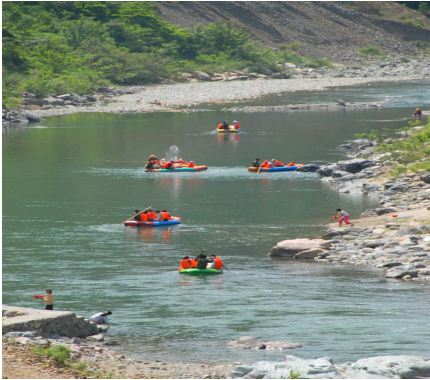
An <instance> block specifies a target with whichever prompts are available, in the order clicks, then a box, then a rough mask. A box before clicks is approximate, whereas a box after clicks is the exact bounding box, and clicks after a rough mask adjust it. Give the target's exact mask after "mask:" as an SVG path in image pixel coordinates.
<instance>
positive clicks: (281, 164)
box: [273, 160, 284, 166]
mask: <svg viewBox="0 0 430 380" xmlns="http://www.w3.org/2000/svg"><path fill="white" fill-rule="evenodd" d="M273 164H274V165H275V166H284V164H283V163H282V162H281V161H278V160H275V162H274V163H273Z"/></svg>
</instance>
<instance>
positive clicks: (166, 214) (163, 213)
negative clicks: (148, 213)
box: [158, 210, 171, 222]
mask: <svg viewBox="0 0 430 380" xmlns="http://www.w3.org/2000/svg"><path fill="white" fill-rule="evenodd" d="M170 219H171V217H170V212H167V211H166V210H163V211H161V212H160V214H158V221H159V222H164V221H166V220H170Z"/></svg>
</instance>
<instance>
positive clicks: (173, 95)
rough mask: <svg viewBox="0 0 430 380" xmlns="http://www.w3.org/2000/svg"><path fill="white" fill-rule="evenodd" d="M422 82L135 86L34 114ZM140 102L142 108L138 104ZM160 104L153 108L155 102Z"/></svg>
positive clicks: (177, 105) (166, 107) (181, 105)
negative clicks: (98, 99)
mask: <svg viewBox="0 0 430 380" xmlns="http://www.w3.org/2000/svg"><path fill="white" fill-rule="evenodd" d="M416 79H420V77H418V76H395V77H371V78H317V79H310V78H301V79H255V80H247V81H231V82H191V83H177V84H160V85H151V86H138V87H136V86H134V87H127V88H124V89H127V90H129V91H130V90H132V91H133V94H126V95H120V96H117V97H113V98H106V100H105V101H104V102H97V103H96V104H94V105H91V106H88V107H87V106H78V107H77V106H66V107H54V108H50V109H46V110H43V109H38V110H32V113H34V114H35V115H37V116H40V117H48V116H57V115H65V114H72V113H80V112H108V113H147V112H162V111H164V112H168V111H178V110H179V109H185V110H187V111H189V110H190V109H192V108H193V107H195V106H197V105H199V104H205V103H231V102H238V101H243V100H249V99H257V98H260V97H262V96H265V95H269V94H277V93H282V92H295V91H322V90H324V89H327V88H330V87H343V86H354V85H362V84H366V83H376V82H398V81H407V80H416ZM139 98H141V102H140V105H138V104H136V100H137V99H139ZM155 100H158V101H159V102H161V104H162V105H161V106H160V105H154V104H153V103H154V101H155Z"/></svg>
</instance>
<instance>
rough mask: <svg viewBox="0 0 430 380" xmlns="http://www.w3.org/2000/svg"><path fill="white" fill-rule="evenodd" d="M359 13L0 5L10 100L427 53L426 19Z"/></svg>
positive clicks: (220, 6)
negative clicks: (191, 75)
mask: <svg viewBox="0 0 430 380" xmlns="http://www.w3.org/2000/svg"><path fill="white" fill-rule="evenodd" d="M382 3H384V4H385V3H388V4H394V3H390V2H382ZM356 7H357V3H355V2H350V3H345V4H342V3H337V2H154V3H152V2H147V1H141V2H116V1H115V2H114V1H112V2H105V1H89V2H86V1H82V2H81V1H53V2H51V1H40V2H39V1H36V2H32V1H23V2H18V1H16V2H13V1H9V2H3V3H2V8H3V31H2V33H3V101H4V102H5V103H6V105H8V106H13V105H14V104H18V103H19V99H20V98H21V93H22V92H23V91H27V92H31V93H35V94H36V95H37V96H40V97H41V96H46V95H47V94H49V93H57V94H58V93H67V92H71V91H75V92H77V93H91V92H92V91H94V90H96V89H97V88H99V87H103V86H107V85H111V84H142V83H152V82H160V81H162V80H164V79H166V78H175V77H177V78H179V76H178V75H179V73H180V72H183V71H188V72H189V71H195V70H203V71H206V72H209V73H213V72H214V71H226V70H232V69H237V70H248V71H252V72H258V73H273V72H278V71H281V70H283V69H284V66H283V65H280V64H279V62H292V63H296V64H302V65H305V66H310V67H318V66H324V65H330V64H331V61H330V60H329V59H327V58H330V59H331V60H335V61H341V60H343V59H345V58H348V59H351V58H354V57H356V56H358V55H359V52H358V51H357V48H358V47H366V46H369V45H376V46H380V48H381V50H380V51H377V54H393V53H397V54H402V55H404V54H409V55H415V54H419V53H421V52H422V51H423V49H425V48H426V45H425V44H426V43H425V42H422V41H430V30H429V29H426V27H428V26H429V25H430V24H429V23H428V20H427V19H426V17H425V16H423V14H422V13H419V12H417V11H413V10H407V8H406V7H405V6H403V5H399V4H396V7H400V8H401V9H402V11H404V12H407V14H408V15H409V14H410V12H412V14H413V15H414V17H415V18H413V19H412V20H415V21H413V22H412V23H411V22H409V23H408V22H406V21H405V20H403V21H402V20H401V19H400V18H399V17H397V19H396V20H393V19H389V18H387V17H388V16H386V15H385V14H386V12H387V10H386V9H385V8H383V9H382V8H381V10H378V12H380V13H381V12H382V13H383V12H385V13H384V15H382V16H381V15H377V16H375V15H373V16H369V15H368V14H366V13H362V12H360V11H359V10H356V9H354V8H356ZM360 7H362V6H360ZM386 7H389V6H388V5H387V6H386ZM389 9H391V10H392V9H394V7H391V8H389ZM373 13H375V12H373ZM382 13H381V14H382ZM417 20H418V21H417ZM426 20H427V21H426ZM426 22H427V24H426ZM417 23H421V24H419V25H418V24H417ZM419 41H421V42H422V45H421V46H418V45H420V44H419V43H418V42H419ZM306 56H308V57H311V58H306ZM326 57H327V58H326Z"/></svg>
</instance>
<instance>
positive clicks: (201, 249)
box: [184, 235, 232, 273]
mask: <svg viewBox="0 0 430 380" xmlns="http://www.w3.org/2000/svg"><path fill="white" fill-rule="evenodd" d="M184 238H185V239H187V240H188V241H189V242H190V243H191V244H192V245H194V246H195V247H197V248H198V249H200V251H202V253H203V252H205V250H204V249H203V248H200V247H199V246H198V245H197V244H195V243H194V242H193V241H192V240H191V239H188V238H187V237H186V236H185V235H184ZM224 268H225V269H226V270H228V271H229V272H230V273H232V272H231V270H230V269H227V268H226V267H225V265H224Z"/></svg>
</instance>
